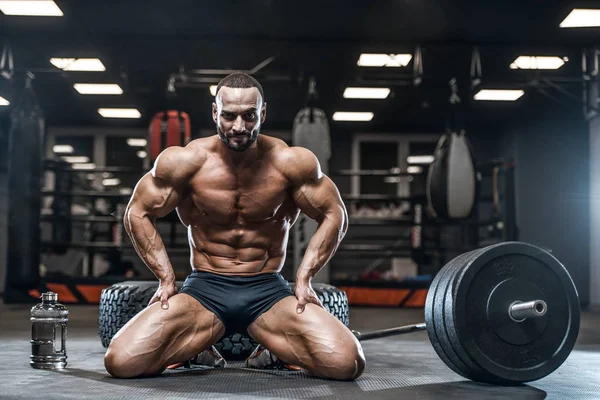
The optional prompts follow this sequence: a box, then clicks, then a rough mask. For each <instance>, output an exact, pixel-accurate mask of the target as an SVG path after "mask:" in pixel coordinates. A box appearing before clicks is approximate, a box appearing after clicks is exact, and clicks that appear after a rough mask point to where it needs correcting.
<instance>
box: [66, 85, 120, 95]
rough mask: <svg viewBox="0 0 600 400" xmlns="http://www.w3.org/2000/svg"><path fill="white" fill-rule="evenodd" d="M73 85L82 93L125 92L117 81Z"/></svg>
mask: <svg viewBox="0 0 600 400" xmlns="http://www.w3.org/2000/svg"><path fill="white" fill-rule="evenodd" d="M73 87H74V88H75V90H77V91H78V92H79V93H80V94H123V89H121V86H119V85H117V84H116V83H76V84H74V85H73Z"/></svg>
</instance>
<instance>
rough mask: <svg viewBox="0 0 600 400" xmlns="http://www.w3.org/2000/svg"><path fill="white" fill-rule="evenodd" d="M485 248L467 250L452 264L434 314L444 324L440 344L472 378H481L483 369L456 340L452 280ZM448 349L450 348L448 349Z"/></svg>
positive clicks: (466, 375)
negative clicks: (460, 363)
mask: <svg viewBox="0 0 600 400" xmlns="http://www.w3.org/2000/svg"><path fill="white" fill-rule="evenodd" d="M484 250H485V249H477V250H474V251H471V252H469V253H468V254H467V255H466V257H464V258H463V259H462V260H461V262H460V263H456V264H453V265H452V271H450V272H449V279H447V280H445V281H444V286H445V287H440V288H439V290H440V291H441V292H442V293H444V297H443V300H442V302H441V303H439V304H438V308H437V309H436V316H438V317H439V318H441V320H442V322H441V323H442V324H443V326H444V333H445V338H444V340H442V346H443V347H444V348H446V349H451V351H452V353H453V354H455V355H456V356H457V357H458V358H459V359H460V360H461V362H462V363H463V364H464V365H466V366H467V369H465V370H464V372H465V374H464V375H463V376H464V377H465V378H469V379H472V380H481V379H483V378H484V377H485V371H483V370H482V369H481V367H480V366H479V365H477V363H476V362H475V361H474V360H473V359H471V357H469V354H468V353H467V352H466V351H465V349H464V348H463V347H462V346H461V344H460V342H459V341H457V340H456V331H455V329H454V325H455V321H456V316H455V315H454V307H453V305H454V293H453V288H454V286H453V282H454V281H455V278H456V276H457V275H460V274H461V272H462V271H463V270H464V269H465V268H467V267H468V265H469V264H470V263H472V262H473V260H475V259H477V257H478V256H479V254H481V253H482V252H483V251H484ZM448 351H450V350H448Z"/></svg>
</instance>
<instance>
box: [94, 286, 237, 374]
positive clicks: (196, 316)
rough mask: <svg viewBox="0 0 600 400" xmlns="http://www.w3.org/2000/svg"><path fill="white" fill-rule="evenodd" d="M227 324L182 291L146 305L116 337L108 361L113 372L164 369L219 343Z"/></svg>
mask: <svg viewBox="0 0 600 400" xmlns="http://www.w3.org/2000/svg"><path fill="white" fill-rule="evenodd" d="M224 332H225V328H224V326H223V324H222V322H221V321H220V320H219V319H218V318H217V317H216V316H215V314H214V313H212V312H211V311H209V310H208V309H206V308H205V307H204V306H203V305H202V304H200V303H199V302H198V300H196V299H194V298H193V297H191V296H189V295H187V294H184V293H179V294H176V295H175V296H173V297H171V298H170V299H169V308H168V309H167V310H164V309H162V308H161V305H160V302H156V303H154V304H152V305H151V306H149V307H146V308H145V309H144V310H142V311H141V312H140V313H138V314H137V315H136V316H135V317H134V318H132V319H131V320H129V321H128V322H127V324H125V326H123V327H122V328H121V329H120V330H119V332H117V334H116V335H115V336H114V337H113V339H112V341H111V343H110V345H109V347H108V350H107V353H106V356H105V365H106V369H107V370H108V372H109V373H110V374H111V375H113V376H121V377H126V376H127V377H128V376H139V375H144V374H154V373H159V372H161V371H162V370H163V369H164V368H165V367H166V366H168V365H170V364H174V363H177V362H183V361H186V360H189V359H190V358H192V357H194V356H195V355H197V354H198V353H200V352H201V351H202V350H204V349H206V348H208V347H210V346H211V345H212V344H214V343H216V342H217V341H218V340H219V339H220V338H221V336H222V335H223V333H224Z"/></svg>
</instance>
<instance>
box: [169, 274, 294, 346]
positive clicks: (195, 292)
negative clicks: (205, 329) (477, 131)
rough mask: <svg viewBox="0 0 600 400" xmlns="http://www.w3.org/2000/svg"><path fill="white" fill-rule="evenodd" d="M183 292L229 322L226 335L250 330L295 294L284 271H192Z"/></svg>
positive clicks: (182, 289) (182, 288) (225, 321)
mask: <svg viewBox="0 0 600 400" xmlns="http://www.w3.org/2000/svg"><path fill="white" fill-rule="evenodd" d="M179 293H187V294H188V295H190V296H192V297H194V298H195V299H196V300H198V301H199V302H200V304H202V305H203V306H204V307H206V308H207V309H209V310H210V311H212V312H213V313H215V315H216V316H217V317H218V318H219V319H220V320H221V321H222V322H223V324H224V325H225V329H226V332H225V334H226V335H230V334H233V333H244V334H245V333H246V329H247V328H248V326H249V325H250V324H251V323H252V322H254V320H255V319H256V318H258V317H259V316H260V315H261V314H263V313H264V312H265V311H267V310H268V309H270V308H271V307H272V306H273V305H274V304H275V303H277V302H278V301H279V300H281V299H283V298H284V297H288V296H294V292H293V291H292V289H291V287H290V284H289V282H288V281H286V280H285V279H284V278H283V277H282V276H281V274H280V273H278V272H271V273H264V274H259V275H255V276H225V275H219V274H215V273H211V272H205V271H194V272H192V273H191V274H190V275H189V276H188V277H187V278H186V280H185V282H184V283H183V286H182V287H181V290H180V291H179Z"/></svg>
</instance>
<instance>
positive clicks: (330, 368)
mask: <svg viewBox="0 0 600 400" xmlns="http://www.w3.org/2000/svg"><path fill="white" fill-rule="evenodd" d="M318 364H320V365H321V366H323V367H325V368H323V369H322V371H319V372H320V373H319V375H321V376H325V377H327V378H330V379H335V380H341V381H351V380H354V379H356V378H358V377H359V376H361V375H362V374H363V372H364V371H365V366H366V360H365V356H364V353H363V351H362V348H361V347H360V344H358V345H348V346H345V350H344V351H342V352H340V353H336V354H335V355H331V354H330V355H329V357H328V359H327V360H321V361H320V362H319V363H318ZM319 369H320V368H319Z"/></svg>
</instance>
